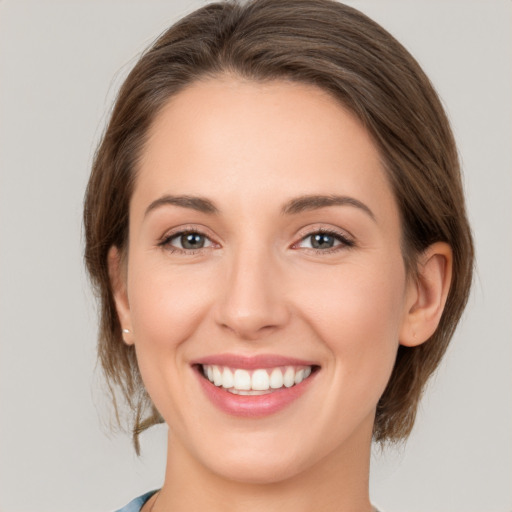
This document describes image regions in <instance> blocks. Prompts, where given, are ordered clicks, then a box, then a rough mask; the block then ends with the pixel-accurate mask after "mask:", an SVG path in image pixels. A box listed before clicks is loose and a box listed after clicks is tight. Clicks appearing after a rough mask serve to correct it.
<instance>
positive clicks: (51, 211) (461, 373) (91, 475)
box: [0, 0, 512, 512]
mask: <svg viewBox="0 0 512 512" xmlns="http://www.w3.org/2000/svg"><path fill="white" fill-rule="evenodd" d="M204 3H205V2H201V1H191V0H183V1H177V0H167V1H156V0H124V1H121V0H101V1H100V0H88V1H79V2H77V1H72V0H61V1H49V0H33V1H28V0H3V1H2V0H0V170H1V181H0V343H1V344H0V414H1V416H0V510H1V511H2V512H32V511H34V512H39V511H50V510H51V511H53V512H64V511H66V512H70V511H73V512H75V511H76V512H79V511H84V512H85V511H87V512H95V511H98V512H100V511H105V512H106V511H111V510H115V509H116V508H117V507H120V506H122V505H124V504H125V503H127V502H128V501H129V500H130V499H132V498H133V497H134V496H136V495H138V494H142V493H143V492H145V491H147V490H150V489H154V488H157V487H159V486H160V485H161V483H162V480H163V473H164V463H165V439H166V433H165V428H164V427H157V428H154V429H153V430H152V431H149V432H148V433H146V434H145V435H144V436H143V437H142V450H143V455H142V457H140V458H137V457H136V456H135V454H134V451H133V449H132V447H131V444H130V439H129V437H128V436H126V435H122V434H121V435H113V434H109V430H108V421H109V409H108V403H107V402H106V399H105V394H104V392H103V389H102V388H101V385H100V382H99V380H98V372H97V371H95V343H96V341H95V339H96V313H95V309H94V301H93V299H92V296H91V293H90V290H89V287H88V283H87V279H86V276H85V273H84V270H83V263H82V248H83V243H82V227H81V208H82V199H83V194H84V189H85V185H86V182H87V177H88V173H89V168H90V164H91V160H92V155H93V152H94V149H95V145H96V143H97V141H98V139H99V136H100V135H101V132H102V130H103V126H104V123H105V120H106V119H107V116H108V111H109V109H110V106H111V103H112V100H113V98H114V95H115V93H116V90H117V88H118V86H119V84H120V83H121V80H122V78H123V77H124V76H126V73H127V72H128V70H129V69H130V68H131V66H132V65H133V64H134V62H135V59H136V57H137V55H138V54H139V53H140V51H142V49H143V48H145V47H146V46H147V45H148V44H149V43H150V42H151V41H152V40H153V39H154V38H155V37H156V36H157V35H158V34H159V33H160V32H161V31H162V30H164V29H165V28H166V27H167V26H168V25H170V24H171V23H172V22H173V21H175V20H177V19H178V18H179V17H180V16H182V15H183V14H185V13H187V12H189V11H191V10H193V9H194V8H196V7H198V6H200V5H203V4H204ZM350 4H351V5H354V6H356V7H358V8H359V9H361V10H362V11H363V12H365V13H367V14H368V15H370V16H371V17H373V18H374V19H375V20H377V21H378V22H379V23H381V24H382V25H383V26H384V27H385V28H387V29H388V30H389V31H390V32H391V33H393V34H394V35H395V36H396V37H397V38H398V39H399V40H400V41H401V42H402V43H403V44H404V45H405V46H406V47H407V48H408V49H409V50H410V51H411V52H412V54H413V55H414V56H415V57H416V58H417V59H418V60H419V62H420V63H421V64H422V66H423V67H424V69H425V70H426V72H427V74H428V75H429V76H430V77H431V79H432V81H433V83H434V84H435V86H436V88H437V90H438V92H439V93H440V96H441V97H442V100H443V103H444V104H445V106H446V109H447V111H448V114H449V116H450V119H451V121H452V123H453V129H454V131H455V135H456V138H457V141H458V144H459V150H460V154H461V158H462V163H463V169H464V175H465V177H464V179H465V185H466V191H467V199H468V206H469V216H470V220H471V222H472V226H473V230H474V235H475V240H476V247H477V258H478V266H477V274H476V279H475V285H474V289H473V293H472V296H471V300H470V303H469V306H468V308H467V311H466V313H465V315H464V317H463V321H462V323H461V325H460V327H459V329H458V331H457V334H456V336H455V338H454V340H453V343H452V345H451V347H450V349H449V351H448V354H447V356H446V358H445V360H444V361H443V364H442V365H441V368H440V369H439V372H438V373H437V375H436V376H435V378H434V379H433V380H432V382H431V384H430V386H429V388H428V391H427V393H426V395H425V397H424V400H423V402H422V405H421V408H420V413H419V416H418V420H417V426H416V427H415V430H414V432H413V435H412V436H411V438H410V440H409V442H408V443H407V445H406V446H405V447H402V448H401V449H398V450H389V451H387V452H385V453H384V454H383V455H380V454H379V453H378V452H376V453H375V455H374V457H373V460H372V479H371V493H372V498H373V501H374V503H375V504H376V505H378V506H379V508H380V509H381V510H382V511H385V512H511V511H512V403H511V402H512V400H511V395H512V393H511V390H512V377H511V376H512V344H511V341H512V336H511V335H512V322H511V317H512V230H511V228H512V200H511V199H512V155H511V146H512V122H511V119H512V101H511V91H512V37H511V26H512V23H511V20H512V2H510V1H509V0H460V1H455V0H401V1H393V0H385V1H384V0H373V1H371V0H353V1H351V2H350Z"/></svg>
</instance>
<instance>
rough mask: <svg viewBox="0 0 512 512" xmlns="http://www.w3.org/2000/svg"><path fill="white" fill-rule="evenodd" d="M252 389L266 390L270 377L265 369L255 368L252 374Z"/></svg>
mask: <svg viewBox="0 0 512 512" xmlns="http://www.w3.org/2000/svg"><path fill="white" fill-rule="evenodd" d="M251 383H252V386H251V387H252V389H254V390H256V391H266V390H267V389H268V388H269V386H270V378H269V376H268V373H267V370H256V371H255V372H254V373H253V374H252V379H251Z"/></svg>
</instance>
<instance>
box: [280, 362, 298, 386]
mask: <svg viewBox="0 0 512 512" xmlns="http://www.w3.org/2000/svg"><path fill="white" fill-rule="evenodd" d="M283 384H284V385H285V387H287V388H291V387H292V386H293V385H294V384H295V371H294V369H293V368H292V367H291V366H288V368H286V371H285V372H284V375H283Z"/></svg>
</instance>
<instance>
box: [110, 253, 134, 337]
mask: <svg viewBox="0 0 512 512" xmlns="http://www.w3.org/2000/svg"><path fill="white" fill-rule="evenodd" d="M108 273H109V278H110V285H111V287H112V295H113V296H114V302H115V305H116V310H117V316H118V318H119V323H120V324H121V329H122V334H123V340H124V342H125V343H126V344H127V345H133V334H132V326H131V315H130V304H129V302H128V293H127V289H126V276H125V275H124V274H125V272H124V268H123V261H122V256H121V253H120V251H119V249H118V248H117V247H115V246H112V247H111V248H110V250H109V251H108Z"/></svg>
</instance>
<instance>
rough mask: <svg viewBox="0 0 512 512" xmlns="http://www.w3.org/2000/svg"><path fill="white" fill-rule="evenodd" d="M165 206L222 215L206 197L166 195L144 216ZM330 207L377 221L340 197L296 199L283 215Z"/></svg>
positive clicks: (367, 210) (358, 204)
mask: <svg viewBox="0 0 512 512" xmlns="http://www.w3.org/2000/svg"><path fill="white" fill-rule="evenodd" d="M164 205H173V206H180V207H181V208H189V209H191V210H196V211H198V212H201V213H207V214H209V215H216V214H219V213H220V210H219V209H218V208H217V207H216V206H215V204H214V203H213V202H212V201H210V200H209V199H206V198H204V197H197V196H187V195H183V196H173V195H168V194H166V195H164V196H162V197H159V198H158V199H156V200H155V201H153V202H152V203H151V204H150V205H149V206H148V207H147V208H146V211H145V213H144V216H147V215H148V214H149V213H150V212H151V211H153V210H155V209H156V208H159V207H161V206H164ZM328 206H353V207H355V208H359V209H360V210H362V211H363V212H364V213H366V214H367V215H368V216H369V217H370V218H371V219H372V220H374V221H375V220H376V219H375V215H374V214H373V212H372V211H371V210H370V208H368V206H366V205H365V204H364V203H362V202H361V201H359V200H358V199H355V198H354V197H349V196H339V195H306V196H300V197H296V198H294V199H291V200H290V201H288V202H287V203H286V204H285V205H284V206H283V208H282V209H281V213H282V214H284V215H296V214H298V213H301V212H305V211H311V210H318V209H320V208H325V207H328Z"/></svg>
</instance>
